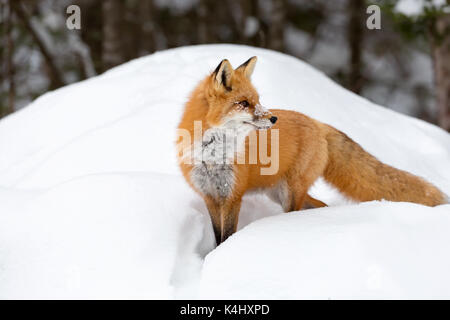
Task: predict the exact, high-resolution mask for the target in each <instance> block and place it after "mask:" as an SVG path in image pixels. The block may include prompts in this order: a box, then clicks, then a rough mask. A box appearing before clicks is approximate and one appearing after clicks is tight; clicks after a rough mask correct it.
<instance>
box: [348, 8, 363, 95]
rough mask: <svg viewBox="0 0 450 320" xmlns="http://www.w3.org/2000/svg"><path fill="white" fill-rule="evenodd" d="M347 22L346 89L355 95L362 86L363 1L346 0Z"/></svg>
mask: <svg viewBox="0 0 450 320" xmlns="http://www.w3.org/2000/svg"><path fill="white" fill-rule="evenodd" d="M348 6H349V14H350V17H349V20H348V25H347V34H348V44H349V49H350V61H349V62H350V63H349V64H350V71H349V75H348V83H347V88H348V89H350V90H351V91H353V92H355V93H359V92H361V89H362V86H363V75H362V48H363V38H364V27H365V23H364V14H365V12H366V11H365V1H364V0H348Z"/></svg>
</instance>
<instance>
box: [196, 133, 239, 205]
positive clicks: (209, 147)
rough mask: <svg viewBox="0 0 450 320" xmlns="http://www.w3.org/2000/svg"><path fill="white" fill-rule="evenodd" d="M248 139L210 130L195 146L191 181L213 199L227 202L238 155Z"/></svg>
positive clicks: (234, 134)
mask: <svg viewBox="0 0 450 320" xmlns="http://www.w3.org/2000/svg"><path fill="white" fill-rule="evenodd" d="M245 136H246V133H245V134H243V133H242V132H239V131H237V130H233V129H229V128H227V129H225V128H211V129H208V130H207V131H206V132H205V133H204V135H203V137H202V141H201V142H200V141H198V142H197V143H194V152H193V155H194V167H193V169H192V170H191V181H192V183H193V184H194V186H195V187H196V188H197V189H198V190H199V191H201V192H202V193H204V194H206V195H210V196H212V197H214V198H227V197H228V196H229V195H230V194H231V193H232V191H233V186H234V182H235V177H234V168H233V164H234V161H235V155H236V153H238V152H241V151H242V150H243V148H244V146H245V144H244V143H245Z"/></svg>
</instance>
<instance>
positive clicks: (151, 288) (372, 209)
mask: <svg viewBox="0 0 450 320" xmlns="http://www.w3.org/2000/svg"><path fill="white" fill-rule="evenodd" d="M253 55H256V56H258V63H257V66H256V69H255V73H254V75H253V80H254V84H255V86H256V88H257V89H258V90H259V93H260V95H261V102H262V104H263V105H265V106H269V107H271V108H284V109H291V110H297V111H300V112H303V113H305V114H307V115H310V116H312V117H314V118H316V119H318V120H321V121H323V122H326V123H329V124H331V125H333V126H335V127H336V128H338V129H340V130H343V131H344V132H346V133H347V134H348V135H349V136H350V137H352V138H353V139H354V140H356V141H357V142H359V143H360V144H361V145H362V146H363V147H364V148H365V149H366V150H368V151H369V152H371V153H373V154H374V155H375V156H377V157H378V158H379V159H380V160H382V161H384V162H386V163H388V164H391V165H394V166H396V167H399V168H401V169H404V170H408V171H410V172H412V173H415V174H418V175H420V176H422V177H424V178H426V179H428V180H429V181H431V182H433V183H434V184H436V185H437V186H438V187H439V188H441V189H442V190H443V191H444V192H446V193H447V194H449V193H450V170H448V168H449V164H450V135H449V134H448V133H446V132H444V131H443V130H441V129H439V128H437V127H435V126H433V125H430V124H427V123H425V122H423V121H421V120H417V119H413V118H410V117H408V116H405V115H401V114H399V113H396V112H393V111H391V110H388V109H385V108H383V107H381V106H378V105H375V104H373V103H371V102H369V101H367V100H365V99H363V98H361V97H359V96H357V95H354V94H353V93H350V92H349V91H347V90H345V89H343V88H341V87H340V86H338V85H337V84H335V83H334V82H333V81H331V80H329V79H328V78H327V77H326V76H325V75H324V74H322V73H321V72H318V71H317V70H315V69H314V68H312V67H310V66H309V65H307V64H306V63H304V62H302V61H300V60H298V59H295V58H292V57H289V56H286V55H283V54H280V53H276V52H273V51H268V50H264V49H257V48H252V47H246V46H236V45H206V46H193V47H184V48H178V49H173V50H168V51H162V52H158V53H156V54H153V55H150V56H147V57H143V58H140V59H137V60H134V61H132V62H129V63H127V64H124V65H122V66H119V67H117V68H114V69H112V70H110V71H109V72H106V73H105V74H103V75H100V76H97V77H94V78H91V79H89V80H86V81H83V82H79V83H76V84H73V85H70V86H67V87H64V88H61V89H59V90H56V91H53V92H50V93H47V94H45V95H43V96H41V97H39V98H38V99H37V100H36V101H34V102H33V103H31V104H30V105H29V106H27V107H26V108H24V109H22V110H20V111H19V112H16V113H14V114H12V115H11V116H9V117H7V118H5V119H3V120H1V121H0V298H88V299H91V298H144V299H145V298H197V297H202V298H219V297H228V298H238V297H241V298H258V297H264V298H332V299H334V298H410V297H414V298H415V297H425V298H430V297H437V298H450V286H449V282H450V276H449V275H448V272H445V271H447V270H448V269H449V263H450V257H449V254H448V253H447V252H448V245H447V244H448V243H449V242H450V235H448V232H446V230H448V229H449V227H450V221H449V213H450V205H443V206H439V207H436V208H428V207H424V206H420V205H415V204H407V203H390V202H384V201H383V202H370V203H364V204H352V203H349V202H348V201H346V199H343V198H342V197H341V196H340V194H339V193H338V192H336V190H333V189H332V188H330V187H329V186H328V185H326V184H325V183H324V182H323V181H321V180H320V181H318V182H317V183H316V184H315V185H314V186H313V188H312V190H311V194H313V195H314V196H316V197H317V198H319V199H321V200H323V201H325V202H327V203H329V204H330V205H332V206H330V207H328V208H323V209H312V210H308V211H303V212H293V213H289V214H284V213H282V210H281V208H280V207H279V206H278V205H276V204H275V203H273V202H271V201H270V200H269V199H267V198H266V197H264V196H262V195H259V194H253V195H247V196H246V197H245V198H244V201H243V206H242V210H241V215H240V222H239V231H238V232H237V233H236V234H235V235H233V236H232V237H231V238H229V239H228V240H227V241H226V242H225V243H224V244H223V245H221V246H220V247H218V248H216V249H215V248H214V247H215V245H214V236H213V232H212V227H211V223H210V221H209V217H208V214H207V210H206V207H205V205H204V204H203V201H202V200H201V198H200V197H199V196H198V195H196V194H195V193H194V192H193V191H192V190H191V189H190V188H189V187H188V185H187V184H186V183H185V181H184V179H183V178H182V177H181V174H180V172H179V169H178V167H177V164H176V158H175V147H174V141H175V138H176V136H175V128H176V126H177V123H178V121H179V120H180V117H181V112H182V109H183V104H184V102H185V101H186V100H187V96H188V94H189V92H190V91H191V90H192V89H193V87H194V86H195V85H196V83H197V82H198V81H199V80H200V79H202V78H203V77H204V76H205V75H206V74H208V72H210V71H212V70H214V68H215V67H216V65H217V64H218V62H219V61H220V60H221V59H223V58H228V59H229V60H230V62H231V63H232V64H233V65H234V66H237V65H238V64H240V63H242V62H243V61H245V60H247V59H248V58H249V57H251V56H253Z"/></svg>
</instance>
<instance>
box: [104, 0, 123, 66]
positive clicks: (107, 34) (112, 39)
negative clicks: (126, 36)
mask: <svg viewBox="0 0 450 320" xmlns="http://www.w3.org/2000/svg"><path fill="white" fill-rule="evenodd" d="M124 8H125V6H124V1H123V0H104V1H102V20H103V43H102V64H103V70H104V71H105V70H108V69H110V68H112V67H114V66H117V65H119V64H121V63H123V62H125V61H126V58H125V48H124V46H123V45H122V32H121V30H123V27H124V23H123V21H124V20H123V14H124Z"/></svg>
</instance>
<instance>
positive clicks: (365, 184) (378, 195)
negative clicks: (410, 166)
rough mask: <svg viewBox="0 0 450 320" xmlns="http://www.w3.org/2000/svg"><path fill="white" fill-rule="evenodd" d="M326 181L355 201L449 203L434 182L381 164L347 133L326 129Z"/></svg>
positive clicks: (428, 204) (328, 127)
mask: <svg viewBox="0 0 450 320" xmlns="http://www.w3.org/2000/svg"><path fill="white" fill-rule="evenodd" d="M326 140H327V142H328V164H327V166H326V168H325V171H324V175H323V176H324V178H325V180H326V181H328V182H329V183H331V184H332V185H334V186H335V187H336V188H338V189H339V190H340V191H341V192H342V193H344V194H345V195H346V196H348V197H349V198H351V199H353V200H356V201H370V200H381V199H385V200H389V201H405V202H415V203H419V204H423V205H427V206H436V205H440V204H444V203H448V197H447V196H446V195H445V194H444V193H443V192H441V191H440V190H439V189H438V188H436V187H435V186H434V185H432V184H431V183H429V182H427V181H425V180H424V179H422V178H420V177H418V176H415V175H413V174H411V173H408V172H406V171H403V170H399V169H396V168H393V167H391V166H389V165H387V164H384V163H382V162H380V161H379V160H378V159H377V158H375V157H374V156H372V155H371V154H369V153H368V152H366V151H365V150H364V149H363V148H362V147H361V146H360V145H359V144H358V143H356V142H355V141H353V140H352V139H351V138H349V137H348V136H347V135H346V134H345V133H343V132H341V131H339V130H337V129H334V128H333V127H330V126H327V134H326Z"/></svg>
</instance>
